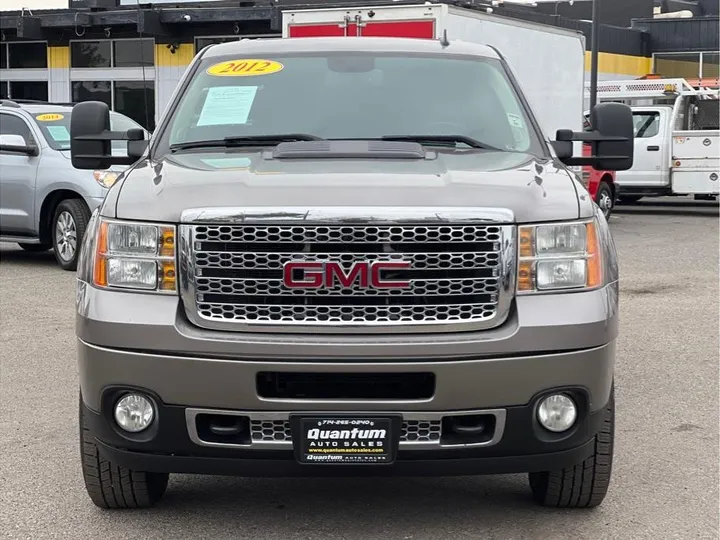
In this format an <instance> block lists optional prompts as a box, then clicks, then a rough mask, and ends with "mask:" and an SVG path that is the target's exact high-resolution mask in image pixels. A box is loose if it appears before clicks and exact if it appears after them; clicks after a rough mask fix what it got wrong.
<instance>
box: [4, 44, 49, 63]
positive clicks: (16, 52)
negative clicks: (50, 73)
mask: <svg viewBox="0 0 720 540" xmlns="http://www.w3.org/2000/svg"><path fill="white" fill-rule="evenodd" d="M7 48H8V67H9V68H10V69H45V68H47V67H48V63H47V59H48V58H47V57H48V52H47V43H38V42H28V43H25V42H17V43H8V44H7Z"/></svg>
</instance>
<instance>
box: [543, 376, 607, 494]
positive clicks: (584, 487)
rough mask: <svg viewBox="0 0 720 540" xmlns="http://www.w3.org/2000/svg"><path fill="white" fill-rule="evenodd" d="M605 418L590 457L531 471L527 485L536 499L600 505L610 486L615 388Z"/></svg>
mask: <svg viewBox="0 0 720 540" xmlns="http://www.w3.org/2000/svg"><path fill="white" fill-rule="evenodd" d="M604 414H605V419H604V421H603V424H602V427H601V428H600V431H599V432H598V433H597V435H596V436H595V451H594V453H593V455H591V456H590V457H589V458H587V459H585V460H584V461H581V462H580V463H576V464H575V465H571V466H569V467H566V468H564V469H559V470H556V471H547V472H537V473H530V475H529V479H530V489H531V490H532V493H533V497H534V499H535V501H536V502H538V503H539V504H541V505H542V506H552V507H555V508H593V507H595V506H598V505H600V503H602V502H603V500H604V499H605V496H606V495H607V492H608V488H609V487H610V476H611V473H612V460H613V442H614V438H615V390H614V389H613V390H612V391H611V393H610V400H609V401H608V405H607V407H606V408H605V411H604Z"/></svg>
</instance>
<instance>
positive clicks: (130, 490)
mask: <svg viewBox="0 0 720 540" xmlns="http://www.w3.org/2000/svg"><path fill="white" fill-rule="evenodd" d="M83 409H84V408H83V402H82V397H81V398H80V414H79V420H80V458H81V461H82V473H83V479H84V480H85V489H86V490H87V493H88V495H89V496H90V500H92V502H93V503H94V504H95V506H98V507H99V508H106V509H108V508H111V509H128V508H133V509H134V508H150V507H152V506H154V505H155V503H156V502H158V501H159V500H160V498H161V497H162V496H163V495H164V494H165V490H166V489H167V485H168V479H169V477H170V475H169V474H167V473H149V472H141V471H133V470H130V469H127V468H125V467H120V466H119V465H115V464H114V463H113V462H112V461H108V460H107V459H105V458H103V457H102V456H101V455H100V453H99V452H98V448H97V445H96V444H95V443H94V441H93V437H92V434H91V433H90V430H89V429H88V427H87V422H86V420H85V415H84V412H83Z"/></svg>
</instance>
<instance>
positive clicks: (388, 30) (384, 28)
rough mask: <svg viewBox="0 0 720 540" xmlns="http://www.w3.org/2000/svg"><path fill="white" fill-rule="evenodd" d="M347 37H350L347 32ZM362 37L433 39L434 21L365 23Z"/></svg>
mask: <svg viewBox="0 0 720 540" xmlns="http://www.w3.org/2000/svg"><path fill="white" fill-rule="evenodd" d="M348 34H349V35H352V34H350V33H349V32H348ZM362 35H363V36H364V37H404V38H420V39H435V21H383V22H380V21H378V22H370V23H367V24H366V26H365V27H363V29H362Z"/></svg>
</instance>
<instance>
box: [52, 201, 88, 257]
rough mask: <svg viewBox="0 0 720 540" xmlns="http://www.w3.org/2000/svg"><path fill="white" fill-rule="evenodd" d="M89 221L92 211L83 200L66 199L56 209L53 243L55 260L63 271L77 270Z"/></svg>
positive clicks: (53, 224)
mask: <svg viewBox="0 0 720 540" xmlns="http://www.w3.org/2000/svg"><path fill="white" fill-rule="evenodd" d="M88 221H90V209H89V208H88V207H87V205H86V204H85V201H83V200H82V199H66V200H64V201H62V202H61V203H60V204H58V206H57V208H56V209H55V214H54V216H53V223H52V242H53V248H54V251H55V260H57V262H58V264H59V265H60V266H61V267H62V268H63V270H69V271H74V270H76V269H77V264H78V258H79V256H80V245H81V243H82V239H83V236H85V230H86V229H87V225H88Z"/></svg>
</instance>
